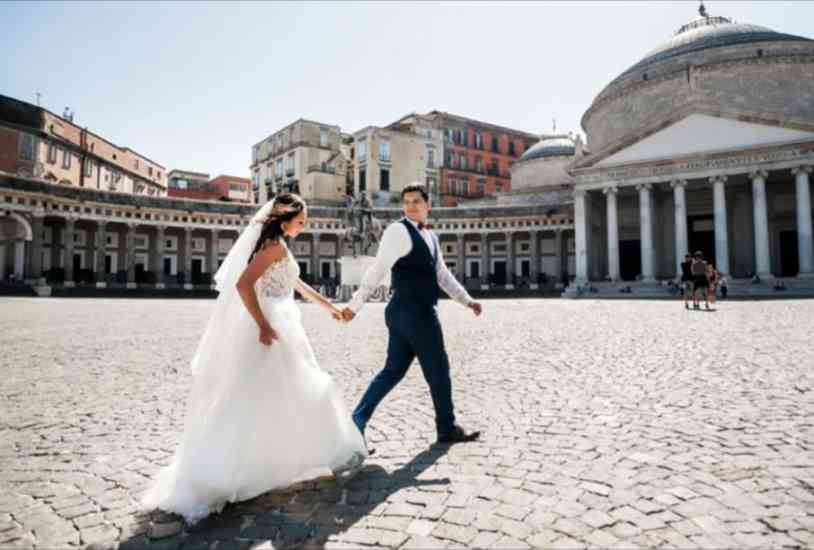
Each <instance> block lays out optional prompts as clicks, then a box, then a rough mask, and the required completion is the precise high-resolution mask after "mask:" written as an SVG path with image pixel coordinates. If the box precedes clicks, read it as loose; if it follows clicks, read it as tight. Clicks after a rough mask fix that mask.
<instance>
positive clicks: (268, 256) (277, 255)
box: [257, 239, 285, 263]
mask: <svg viewBox="0 0 814 550" xmlns="http://www.w3.org/2000/svg"><path fill="white" fill-rule="evenodd" d="M257 255H258V256H261V257H262V258H263V259H264V260H265V261H267V262H270V263H273V262H276V261H279V260H281V259H282V258H284V257H285V244H284V243H283V242H282V240H279V239H267V240H266V241H265V242H264V243H263V244H262V245H260V250H258V251H257Z"/></svg>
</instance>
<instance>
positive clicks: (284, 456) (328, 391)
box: [142, 295, 366, 523]
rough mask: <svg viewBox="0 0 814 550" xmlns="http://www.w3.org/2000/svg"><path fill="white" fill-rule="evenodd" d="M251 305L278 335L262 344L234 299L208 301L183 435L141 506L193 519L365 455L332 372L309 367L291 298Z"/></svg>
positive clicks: (310, 359)
mask: <svg viewBox="0 0 814 550" xmlns="http://www.w3.org/2000/svg"><path fill="white" fill-rule="evenodd" d="M260 304H261V308H262V309H263V312H264V314H265V316H266V319H268V321H269V323H270V324H271V326H272V327H273V328H274V330H275V331H276V333H277V335H278V337H279V339H278V340H275V341H274V343H273V344H272V345H271V346H270V347H266V346H263V345H262V344H260V342H259V341H258V330H257V325H256V324H255V322H254V320H253V319H252V318H251V316H250V315H249V313H248V311H246V309H245V307H243V305H242V304H238V303H235V301H234V300H233V301H231V303H224V304H218V306H217V307H216V311H215V312H214V314H213V317H212V319H210V322H209V325H208V326H207V329H206V332H205V334H204V336H203V338H202V339H201V342H200V344H199V347H198V350H197V353H196V355H195V358H194V359H193V373H194V374H193V384H192V389H191V393H190V397H189V401H188V405H187V416H186V419H185V427H184V433H183V435H182V436H181V440H180V443H179V445H178V449H177V451H176V454H175V456H174V458H173V460H172V463H171V464H170V466H168V467H166V468H164V469H163V470H161V471H160V472H159V474H158V476H157V477H156V478H155V480H154V481H153V483H152V485H151V486H150V488H149V489H148V491H147V493H146V494H145V496H144V498H143V500H142V506H143V507H145V508H148V509H154V508H160V509H162V510H166V511H168V512H174V513H177V514H180V515H182V516H184V518H185V519H186V520H187V521H188V522H190V523H194V522H196V521H198V520H199V519H201V518H203V517H205V516H207V515H209V514H210V513H212V512H216V511H220V509H221V508H222V507H223V506H224V504H226V503H227V502H237V501H241V500H246V499H250V498H253V497H255V496H257V495H259V494H261V493H264V492H266V491H269V490H271V489H275V488H281V487H286V486H289V485H291V484H292V483H295V482H298V481H302V480H306V479H311V478H314V477H319V476H322V475H326V474H327V475H330V473H331V471H332V470H333V469H335V468H341V467H343V466H345V465H347V464H348V463H352V462H354V461H361V460H362V459H363V458H364V457H365V456H366V449H365V443H364V439H363V438H362V435H361V434H360V433H359V431H358V429H357V428H356V426H355V424H354V423H353V421H352V420H351V417H350V414H349V413H348V410H347V408H346V407H345V404H344V403H343V401H342V399H341V396H340V395H339V393H338V391H337V388H336V387H335V385H334V382H333V380H332V378H331V377H330V375H328V374H327V373H326V372H324V371H323V370H321V369H320V368H319V366H318V364H317V361H316V358H315V356H314V353H313V350H312V349H311V345H310V344H309V342H308V338H307V336H306V334H305V331H304V329H303V327H302V324H301V320H300V310H299V308H298V306H297V305H296V303H295V301H294V299H293V295H292V296H288V297H286V298H282V299H280V298H276V299H272V298H261V301H260ZM224 317H226V318H224ZM230 317H231V318H230Z"/></svg>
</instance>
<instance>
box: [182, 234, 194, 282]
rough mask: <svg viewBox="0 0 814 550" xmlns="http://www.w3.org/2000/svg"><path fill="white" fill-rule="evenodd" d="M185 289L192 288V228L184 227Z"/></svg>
mask: <svg viewBox="0 0 814 550" xmlns="http://www.w3.org/2000/svg"><path fill="white" fill-rule="evenodd" d="M182 248H183V254H184V290H192V288H193V286H192V228H191V227H184V242H183V245H182Z"/></svg>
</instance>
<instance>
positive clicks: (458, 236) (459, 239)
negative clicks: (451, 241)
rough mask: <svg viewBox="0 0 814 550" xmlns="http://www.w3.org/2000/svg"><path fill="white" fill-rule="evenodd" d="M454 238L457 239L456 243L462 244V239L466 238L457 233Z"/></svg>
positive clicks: (462, 234)
mask: <svg viewBox="0 0 814 550" xmlns="http://www.w3.org/2000/svg"><path fill="white" fill-rule="evenodd" d="M455 236H456V237H457V238H458V242H462V241H463V240H464V237H466V235H465V234H464V233H457V234H456V235H455Z"/></svg>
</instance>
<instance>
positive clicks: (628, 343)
mask: <svg viewBox="0 0 814 550" xmlns="http://www.w3.org/2000/svg"><path fill="white" fill-rule="evenodd" d="M212 306H213V302H212V301H197V300H176V301H168V300H77V299H74V300H60V299H22V298H20V299H15V298H7V299H0V350H2V351H1V352H0V374H1V375H2V376H0V547H2V548H6V547H8V548H30V547H36V548H58V547H88V546H90V547H94V548H106V547H116V546H118V547H119V548H122V549H124V548H143V547H149V548H161V549H174V548H179V547H180V548H197V549H204V548H209V549H215V548H217V549H218V550H223V549H231V548H253V547H256V548H263V549H269V548H280V547H286V546H288V547H306V548H323V547H325V548H351V547H362V546H364V547H388V548H404V549H409V548H421V549H425V548H453V547H490V548H528V547H535V548H581V547H588V548H636V547H640V548H644V547H660V548H780V547H808V548H811V547H814V427H813V426H812V423H814V414H812V413H814V369H812V367H814V345H813V344H812V326H814V322H813V321H814V301H793V300H787V301H774V302H732V303H724V304H722V305H721V306H720V309H719V310H718V311H717V312H714V313H707V312H696V311H685V310H684V309H683V308H682V307H681V305H680V304H678V303H675V302H669V303H668V302H665V301H653V302H647V301H604V302H599V301H564V300H524V301H508V300H506V301H498V300H495V301H487V302H485V312H484V316H483V317H481V318H480V319H475V318H474V317H473V316H472V315H471V312H469V311H467V310H465V309H464V308H461V307H459V306H457V305H455V304H452V303H449V302H445V303H443V304H442V305H441V307H440V314H441V317H442V321H443V323H444V326H445V330H446V338H447V344H448V348H449V352H450V358H451V361H452V365H453V377H454V378H453V380H454V392H455V399H456V406H457V412H458V416H459V419H460V420H461V423H462V424H464V425H465V426H466V427H467V428H480V429H483V430H484V432H485V433H484V437H483V439H482V441H481V442H478V443H473V444H466V445H458V446H453V447H450V448H441V447H436V446H432V445H431V443H432V441H433V439H434V433H433V431H434V430H433V417H432V408H431V403H430V399H429V394H428V392H427V389H426V386H425V383H424V381H423V378H422V377H421V373H420V369H418V368H415V367H414V368H413V369H411V371H410V373H409V374H408V376H407V378H406V379H405V380H404V382H403V383H402V384H401V386H399V387H398V388H397V389H396V390H395V391H394V393H393V394H391V395H390V396H389V397H388V399H387V400H386V401H385V402H384V403H383V404H382V406H381V408H380V409H379V410H378V411H377V414H376V416H374V418H373V421H372V423H371V426H370V430H369V439H370V440H371V444H373V445H375V446H376V447H377V453H376V455H375V456H374V457H372V458H371V459H370V460H369V461H368V462H367V464H366V466H365V468H364V469H363V470H362V471H361V472H359V473H358V474H357V475H356V476H355V477H353V478H351V479H349V480H334V479H321V480H317V481H313V482H308V483H305V484H302V485H300V486H298V487H295V488H292V489H290V490H287V491H277V492H273V493H269V494H265V495H262V496H261V497H259V498H257V499H254V500H251V501H248V502H245V503H241V504H237V505H231V506H228V507H227V508H226V509H225V510H224V512H223V513H222V514H220V515H217V516H214V517H212V518H209V519H207V520H205V521H204V522H202V523H200V524H198V525H195V526H194V527H191V528H185V527H184V525H183V523H182V522H180V521H178V519H177V518H176V517H174V516H171V515H167V514H163V513H159V512H155V511H153V512H149V511H146V512H145V511H140V510H138V507H137V506H136V502H137V499H138V497H139V495H140V492H141V491H143V489H144V487H145V484H146V483H147V482H148V481H149V479H150V476H151V475H153V474H154V473H155V471H156V469H157V468H158V467H159V466H160V465H161V464H165V463H167V461H168V459H169V457H170V456H171V454H172V452H173V450H174V446H175V442H176V438H177V436H178V433H179V430H180V429H181V426H182V421H183V413H184V402H185V399H186V392H187V389H188V387H189V378H190V373H189V369H188V361H189V359H190V358H191V355H192V352H193V351H194V349H195V345H196V342H197V340H198V338H199V336H200V334H201V331H202V329H203V327H204V325H205V322H206V319H207V316H208V315H209V313H210V311H211V310H212ZM303 309H304V317H303V319H304V324H305V326H306V329H307V330H308V332H309V334H310V335H311V338H312V343H313V345H314V348H315V351H316V353H317V356H318V357H319V358H320V360H321V361H322V364H323V367H324V368H325V369H326V370H328V371H330V372H331V373H332V374H333V375H334V376H335V378H336V380H337V381H338V383H339V385H340V387H341V388H342V391H343V393H344V396H345V398H346V400H347V402H348V405H349V406H351V405H353V404H355V402H356V400H357V399H358V398H359V396H360V395H361V392H362V391H363V390H364V387H365V385H366V383H367V382H368V381H369V380H370V378H371V377H372V375H373V374H374V372H375V371H376V370H377V369H378V368H379V367H380V366H381V364H382V360H383V357H384V353H385V328H384V323H383V307H382V305H381V304H375V305H374V304H371V305H369V306H368V307H367V308H366V309H365V310H364V311H363V312H362V313H361V314H360V316H359V317H358V318H357V320H356V321H354V323H353V324H351V325H348V326H342V325H338V324H335V323H333V322H332V321H331V320H329V319H328V318H327V317H326V316H325V315H324V313H322V312H321V311H318V310H316V309H315V308H313V307H311V306H303ZM250 436H251V434H247V437H250Z"/></svg>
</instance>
